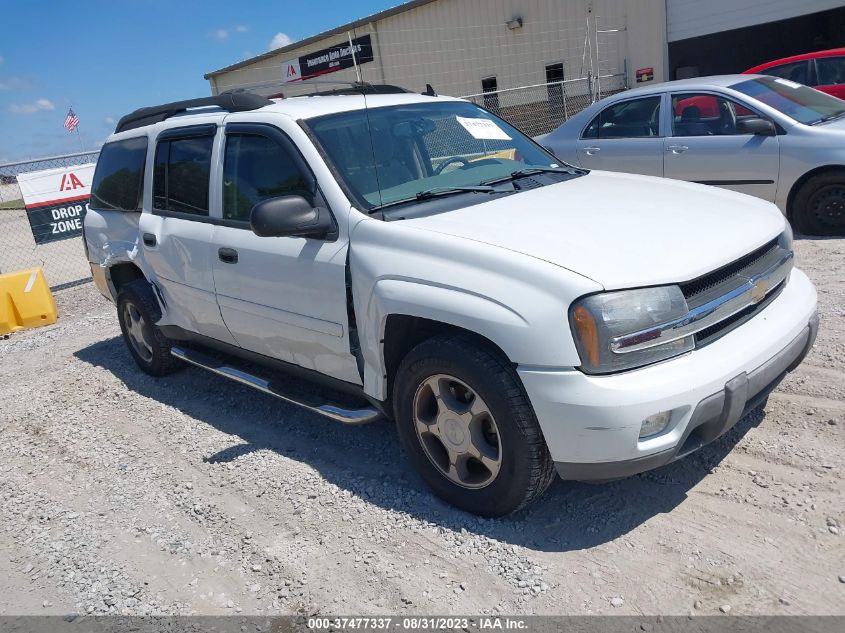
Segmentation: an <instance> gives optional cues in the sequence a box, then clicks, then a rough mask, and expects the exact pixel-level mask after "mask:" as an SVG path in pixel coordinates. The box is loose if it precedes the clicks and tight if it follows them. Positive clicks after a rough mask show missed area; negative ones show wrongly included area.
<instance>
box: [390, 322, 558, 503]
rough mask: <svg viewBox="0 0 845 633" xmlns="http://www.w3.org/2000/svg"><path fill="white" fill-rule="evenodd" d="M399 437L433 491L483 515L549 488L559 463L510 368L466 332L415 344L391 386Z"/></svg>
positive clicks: (505, 360) (498, 355)
mask: <svg viewBox="0 0 845 633" xmlns="http://www.w3.org/2000/svg"><path fill="white" fill-rule="evenodd" d="M393 398H394V399H393V402H394V410H395V412H396V420H397V425H398V428H399V436H400V438H401V440H402V444H403V446H404V448H405V451H406V452H407V454H408V457H409V459H410V460H411V462H412V463H413V465H414V467H415V468H416V469H417V471H418V472H419V473H420V475H421V476H422V478H423V479H424V480H425V481H426V483H427V484H428V485H429V486H430V487H431V488H432V489H433V490H434V492H435V494H437V495H438V496H439V497H441V498H442V499H444V500H445V501H447V502H448V503H450V504H452V505H454V506H456V507H458V508H460V509H462V510H466V511H468V512H472V513H474V514H480V515H483V516H490V517H496V516H502V515H505V514H509V513H511V512H515V511H517V510H519V509H521V508H524V507H526V506H527V505H529V504H530V503H532V502H533V501H534V500H535V499H537V498H538V497H539V496H540V495H541V494H542V493H543V492H544V491H545V490H546V488H548V486H549V484H550V483H551V481H552V479H553V478H554V464H553V463H552V458H551V455H550V454H549V451H548V449H547V447H546V443H545V440H544V438H543V434H542V432H541V430H540V426H539V424H538V422H537V418H536V416H535V415H534V411H533V408H532V407H531V403H530V401H529V400H528V397H527V396H526V394H525V391H524V389H523V388H522V385H521V383H520V381H519V378H518V376H517V375H516V372H515V371H514V370H513V367H512V366H511V365H510V364H509V363H508V361H507V359H506V358H503V357H502V356H501V354H499V353H497V352H495V351H494V350H490V349H487V348H486V347H485V346H483V345H481V344H478V343H476V342H475V341H474V340H472V339H471V338H469V337H466V336H462V335H442V336H437V337H435V338H432V339H429V340H427V341H425V342H423V343H421V344H420V345H418V346H417V347H416V348H414V349H413V350H412V351H411V352H410V353H409V354H408V355H407V356H406V357H405V359H404V360H403V361H402V363H401V365H400V367H399V369H398V370H397V373H396V380H395V385H394V390H393Z"/></svg>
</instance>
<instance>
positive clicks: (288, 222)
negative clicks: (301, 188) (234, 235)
mask: <svg viewBox="0 0 845 633" xmlns="http://www.w3.org/2000/svg"><path fill="white" fill-rule="evenodd" d="M249 226H250V228H251V229H252V232H253V233H255V234H256V235H258V236H259V237H315V238H323V237H327V236H328V235H329V234H330V233H331V232H332V229H333V228H334V227H333V224H332V217H331V214H330V213H329V210H328V209H324V208H323V207H313V206H311V203H310V202H308V201H307V200H306V199H305V198H303V197H302V196H281V197H279V198H270V199H269V200H264V201H263V202H259V203H258V204H256V205H255V206H254V207H252V211H250V214H249Z"/></svg>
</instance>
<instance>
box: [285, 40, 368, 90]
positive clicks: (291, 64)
mask: <svg viewBox="0 0 845 633" xmlns="http://www.w3.org/2000/svg"><path fill="white" fill-rule="evenodd" d="M353 49H354V53H355V56H354V61H353V55H352V53H353ZM374 59H375V57H374V56H373V43H372V40H371V38H370V36H369V35H362V36H361V37H356V38H355V39H354V40H352V46H351V47H350V46H349V42H348V41H346V42H341V43H340V44H337V45H335V46H331V47H329V48H324V49H322V50H319V51H314V52H313V53H308V54H307V55H303V56H301V57H299V58H297V59H289V60H288V61H286V62H285V63H284V64H283V65H282V77H283V78H284V82H285V83H292V82H294V81H303V80H304V79H313V78H314V77H319V76H320V75H325V74H328V73H333V72H337V71H338V70H343V69H344V68H353V67H354V66H355V62H357V63H358V65H359V66H360V65H361V64H366V63H367V62H371V61H373V60H374Z"/></svg>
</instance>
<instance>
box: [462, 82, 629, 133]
mask: <svg viewBox="0 0 845 633" xmlns="http://www.w3.org/2000/svg"><path fill="white" fill-rule="evenodd" d="M625 89H626V86H625V75H624V74H617V75H603V76H599V77H581V78H578V79H567V80H564V81H556V82H552V83H544V84H537V85H534V86H523V87H520V88H509V89H507V90H497V91H495V92H482V93H478V94H474V95H466V96H465V97H463V98H464V99H468V100H470V101H472V102H473V103H476V104H478V105H481V106H484V107H485V108H486V109H487V110H490V111H491V112H493V113H494V114H496V115H498V116H500V117H501V118H503V119H504V120H505V121H507V122H508V123H510V124H511V125H513V126H514V127H517V128H519V129H520V130H522V132H524V133H525V134H527V135H528V136H532V137H533V136H537V135H539V134H547V133H549V132H551V131H552V130H554V129H555V128H557V127H558V126H559V125H560V124H561V123H563V122H564V121H566V120H567V119H568V118H569V117H571V116H573V115H575V114H578V113H579V112H580V111H581V110H583V109H584V108H586V107H587V106H588V105H590V104H591V103H593V102H594V101H597V100H598V99H602V98H604V97H606V96H608V95H612V94H615V93H617V92H621V91H623V90H625Z"/></svg>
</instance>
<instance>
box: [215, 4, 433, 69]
mask: <svg viewBox="0 0 845 633" xmlns="http://www.w3.org/2000/svg"><path fill="white" fill-rule="evenodd" d="M434 1H435V0H410V1H409V2H404V3H402V4H400V5H398V6H395V7H391V8H389V9H385V10H384V11H379V12H378V13H373V14H372V15H368V16H366V17H363V18H359V19H357V20H353V21H352V22H347V23H346V24H341V25H340V26H336V27H334V28H333V29H329V30H328V31H323V32H322V33H317V34H316V35H312V36H311V37H306V38H305V39H304V40H299V41H298V42H291V43H290V44H288V45H287V46H283V47H282V48H277V49H275V50H272V51H268V52H266V53H263V54H261V55H257V56H255V57H250V58H249V59H245V60H243V61H241V62H238V63H236V64H232V65H231V66H226V67H225V68H221V69H219V70H213V71H211V72H210V73H206V74H205V75H203V78H205V79H211V78H212V77H216V76H217V75H220V74H222V73H225V72H229V71H231V70H237V69H238V68H244V67H245V66H250V65H252V64H254V63H255V62H259V61H261V60H263V59H268V58H270V57H275V56H276V55H278V54H279V53H284V52H286V51H292V50H296V49H297V48H302V47H303V46H307V45H308V44H313V43H314V42H319V41H320V40H323V39H326V38H328V37H331V36H332V35H339V34H342V33H345V32H346V31H349V30H350V29H356V28H358V27H359V26H365V25H367V24H370V23H371V22H377V21H379V20H383V19H384V18H389V17H390V16H392V15H397V14H399V13H405V12H406V11H410V10H411V9H416V8H417V7H421V6H424V5H426V4H429V3H431V2H434Z"/></svg>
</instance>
